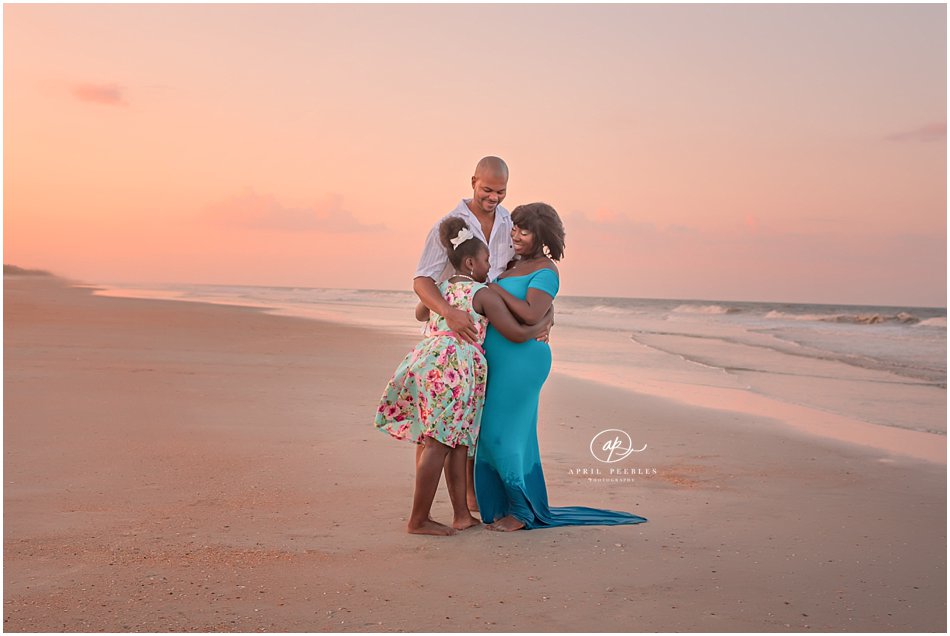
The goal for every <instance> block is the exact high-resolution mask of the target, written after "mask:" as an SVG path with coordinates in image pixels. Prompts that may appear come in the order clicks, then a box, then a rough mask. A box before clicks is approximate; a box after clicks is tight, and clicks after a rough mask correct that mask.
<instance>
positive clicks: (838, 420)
mask: <svg viewBox="0 0 950 636" xmlns="http://www.w3.org/2000/svg"><path fill="white" fill-rule="evenodd" d="M80 286H81V287H85V288H89V289H91V290H92V291H93V293H94V294H95V295H98V296H102V297H109V298H143V297H140V296H134V295H128V294H127V293H126V292H122V291H116V292H114V295H113V294H110V293H109V289H110V288H107V287H101V286H97V285H87V284H83V285H80ZM101 290H106V293H96V291H101ZM153 291H154V290H153ZM133 293H134V292H133ZM144 298H148V299H151V300H167V301H178V302H191V303H205V304H210V305H222V306H230V307H248V308H252V309H257V310H261V311H264V312H265V313H268V314H271V315H275V316H292V317H298V318H304V319H307V320H316V321H324V322H330V323H333V324H339V325H345V324H346V323H345V322H343V320H342V318H340V317H339V316H334V315H333V314H331V313H324V314H323V315H312V314H306V313H303V312H299V313H294V312H293V311H288V310H285V309H282V308H280V307H267V306H264V305H250V304H247V305H242V304H239V303H234V302H210V301H206V300H193V299H188V298H175V297H168V298H161V297H148V296H146V297H144ZM677 302H678V301H677ZM684 302H686V301H684ZM702 302H707V301H702ZM709 302H711V301H709ZM827 306H831V307H833V306H836V305H827ZM359 326H361V327H364V328H367V329H373V330H376V331H379V332H381V333H387V334H390V335H393V336H398V337H405V336H406V335H407V333H410V332H412V330H413V328H409V327H407V328H406V329H400V328H395V327H388V326H385V325H380V324H361V325H359ZM562 329H563V327H562ZM568 329H577V328H576V327H575V328H572V327H568ZM554 335H555V338H556V337H557V334H556V332H555V334H554ZM621 335H624V334H622V332H621ZM623 342H626V341H625V340H624V341H623ZM617 344H622V343H621V341H619V340H618V343H617ZM555 346H556V345H555ZM551 373H552V374H557V375H561V376H564V377H571V378H575V379H583V380H589V381H593V382H597V383H599V384H602V385H605V386H610V387H615V388H618V389H621V390H624V391H628V392H631V393H637V394H640V395H649V396H654V397H662V398H665V399H668V400H673V401H676V402H679V403H681V404H683V405H690V406H697V407H700V408H709V409H716V410H721V411H731V412H737V413H743V414H747V415H751V416H755V417H760V418H769V419H775V420H778V421H780V422H781V424H782V425H783V426H785V427H787V428H788V429H790V430H795V431H797V432H800V433H803V434H806V435H812V436H815V437H817V438H820V439H825V440H828V441H839V442H846V443H850V444H854V445H857V446H861V447H865V448H870V449H873V450H875V451H878V452H881V453H884V454H886V455H888V456H895V455H896V456H904V457H909V458H913V459H918V460H922V461H927V462H933V463H937V464H943V465H946V463H947V436H946V435H945V434H940V433H930V432H922V431H915V430H909V429H906V428H902V427H899V426H888V425H886V424H879V423H875V422H869V421H867V420H862V419H860V418H858V417H852V416H848V415H843V414H840V413H835V412H833V411H828V410H824V409H821V408H817V407H814V406H810V405H805V404H799V403H795V402H792V401H788V400H783V399H781V398H779V397H776V396H771V395H764V394H761V393H756V392H754V391H750V390H748V387H739V386H735V387H727V386H703V385H697V384H685V383H676V382H669V381H662V380H657V379H656V378H653V377H651V376H650V375H649V374H642V373H641V374H639V375H633V374H630V373H629V370H628V369H623V368H620V367H618V368H617V369H616V372H615V373H609V372H607V371H605V370H604V368H603V365H597V364H574V363H566V362H564V361H558V359H557V356H555V362H554V366H553V367H552V370H551ZM895 377H901V376H895Z"/></svg>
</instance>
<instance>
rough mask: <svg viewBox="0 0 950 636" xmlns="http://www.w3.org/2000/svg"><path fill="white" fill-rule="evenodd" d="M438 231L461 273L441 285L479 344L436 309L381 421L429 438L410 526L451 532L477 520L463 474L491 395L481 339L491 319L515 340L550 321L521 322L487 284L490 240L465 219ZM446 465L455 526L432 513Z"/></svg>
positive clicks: (392, 384)
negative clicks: (463, 335) (472, 328)
mask: <svg viewBox="0 0 950 636" xmlns="http://www.w3.org/2000/svg"><path fill="white" fill-rule="evenodd" d="M439 237H440V239H441V240H442V245H443V246H445V249H446V251H447V252H448V256H449V262H450V263H451V264H452V267H454V268H455V275H454V276H451V277H449V278H448V279H447V280H446V281H445V282H443V283H442V284H441V285H439V291H440V292H441V293H442V296H443V297H444V298H445V299H446V301H448V303H449V304H450V305H452V306H453V307H458V308H459V309H462V310H463V311H467V312H469V313H470V314H471V316H472V320H473V321H474V322H475V328H476V331H477V332H478V338H477V341H478V343H479V344H478V345H472V344H469V343H467V342H464V341H462V340H460V339H458V338H456V337H455V334H454V333H453V332H452V331H450V330H449V328H448V325H446V323H445V319H444V318H442V317H441V316H439V315H437V314H434V313H433V314H432V315H431V316H430V317H429V321H428V323H427V324H426V327H425V332H424V333H425V338H424V339H423V340H422V342H420V343H419V344H418V345H416V347H415V349H413V350H412V351H411V352H410V353H409V355H407V356H406V358H405V359H404V360H403V361H402V364H400V365H399V366H398V367H397V368H396V372H395V373H394V374H393V377H392V379H391V380H390V381H389V384H388V385H387V386H386V391H385V392H384V393H383V398H382V400H381V403H380V405H379V408H378V409H377V412H376V420H375V425H376V428H377V429H378V430H380V431H383V432H386V433H389V434H390V435H392V436H393V437H395V438H397V439H403V440H408V441H410V442H414V443H415V444H421V445H423V447H422V450H421V453H420V454H419V455H418V456H417V461H416V483H415V492H414V493H413V498H412V512H411V513H410V516H409V523H408V526H407V530H408V531H409V532H410V533H414V534H432V535H450V534H455V533H456V531H457V530H463V529H465V528H469V527H471V526H474V525H477V524H478V523H479V521H478V519H476V518H475V517H473V516H472V514H471V513H470V512H469V509H468V505H467V503H466V498H465V477H466V463H467V459H468V457H469V456H470V455H474V452H475V442H476V440H477V438H478V428H479V425H480V423H481V416H482V405H483V404H484V401H485V382H486V379H487V372H488V369H487V366H486V364H485V355H484V352H483V351H482V349H481V343H482V342H483V341H484V340H485V329H486V328H487V326H488V321H491V323H492V324H493V325H494V326H495V328H496V329H498V331H500V332H501V333H502V334H503V335H504V336H505V337H506V338H508V339H510V340H512V341H515V342H524V341H525V340H529V339H532V338H535V337H536V336H537V335H538V334H539V333H540V332H541V331H543V329H544V328H543V327H539V326H525V325H521V324H519V323H518V321H517V320H516V319H515V318H514V317H513V316H512V315H511V312H510V311H509V310H508V308H507V307H506V306H505V303H504V301H503V300H502V299H501V297H500V296H499V295H498V294H497V293H496V292H494V291H492V290H491V289H489V288H488V287H487V286H486V285H485V284H484V282H485V280H486V278H487V277H488V270H489V263H488V246H486V245H485V243H483V242H482V241H481V240H480V239H478V238H476V237H475V235H474V234H473V233H472V231H471V230H470V229H469V228H468V226H467V225H466V224H465V221H464V220H463V219H461V218H458V217H451V218H448V219H446V220H445V221H443V222H442V225H441V226H440V227H439ZM418 313H419V312H417V314H418ZM443 470H444V471H445V481H446V485H447V486H448V489H449V499H451V501H452V510H453V517H454V518H453V520H452V527H449V526H446V525H444V524H441V523H438V522H436V521H433V520H432V519H431V518H430V517H429V512H430V510H431V508H432V500H433V499H434V498H435V491H436V490H437V489H438V487H439V479H440V477H441V475H442V472H443Z"/></svg>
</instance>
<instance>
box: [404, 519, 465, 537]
mask: <svg viewBox="0 0 950 636" xmlns="http://www.w3.org/2000/svg"><path fill="white" fill-rule="evenodd" d="M406 532H408V533H409V534H431V535H434V536H437V537H445V536H450V535H453V534H456V530H455V529H454V528H450V527H448V526H447V525H445V524H442V523H439V522H438V521H433V520H432V519H426V520H425V521H423V522H422V523H420V524H413V523H412V522H410V523H409V524H408V525H406Z"/></svg>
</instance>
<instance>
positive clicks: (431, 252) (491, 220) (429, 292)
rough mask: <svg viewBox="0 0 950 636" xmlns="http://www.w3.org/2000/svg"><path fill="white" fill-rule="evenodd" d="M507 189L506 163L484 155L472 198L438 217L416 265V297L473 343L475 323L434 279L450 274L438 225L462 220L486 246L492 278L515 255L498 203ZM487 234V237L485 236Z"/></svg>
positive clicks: (508, 224) (507, 216)
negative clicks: (450, 219)
mask: <svg viewBox="0 0 950 636" xmlns="http://www.w3.org/2000/svg"><path fill="white" fill-rule="evenodd" d="M507 189H508V166H507V164H505V162H504V161H502V160H501V159H499V158H498V157H483V158H482V160H481V161H479V162H478V165H477V166H475V175H474V176H473V177H472V190H473V192H472V198H471V199H462V201H461V202H460V203H459V204H458V205H457V206H456V207H455V209H454V210H452V211H451V212H449V213H448V214H447V215H445V216H444V217H442V218H441V219H439V221H438V222H437V223H436V224H435V226H433V228H432V230H430V231H429V236H427V237H426V242H425V247H423V250H422V256H421V257H420V258H419V265H418V267H417V268H416V277H415V279H414V280H413V281H412V288H413V290H414V291H415V292H416V295H417V296H418V297H419V300H421V301H422V303H423V304H424V305H425V306H426V307H428V308H429V310H430V311H434V312H435V313H437V314H439V315H440V316H442V317H444V318H445V322H446V323H448V325H449V328H450V329H451V330H452V331H454V332H455V333H457V334H458V336H459V338H461V339H463V340H465V341H466V342H471V343H474V342H475V337H476V332H475V323H474V322H472V318H471V316H469V315H468V313H466V312H464V311H462V310H461V309H457V308H455V307H452V306H451V305H449V303H447V302H446V300H445V299H444V298H443V297H442V294H441V293H439V288H438V287H437V286H436V283H437V282H441V281H443V280H445V279H446V278H447V277H448V274H449V271H450V270H449V267H448V264H449V257H448V256H447V255H446V253H445V248H444V247H443V246H442V243H441V242H440V241H439V225H440V224H441V223H442V221H443V220H444V219H445V218H447V217H449V216H459V217H462V218H463V219H465V221H466V222H467V224H468V226H469V228H471V230H472V232H473V233H474V234H475V236H477V237H478V238H480V239H481V240H482V241H484V242H485V244H486V245H488V251H489V257H488V261H489V263H490V265H491V269H490V270H489V271H488V279H489V280H493V279H494V278H496V277H497V276H498V275H499V274H501V273H502V272H503V271H505V269H506V267H507V266H508V263H509V261H511V260H512V259H513V258H514V257H515V248H514V245H512V242H511V229H512V222H511V214H509V213H508V210H506V209H505V208H503V207H502V206H501V202H502V201H504V200H505V194H506V192H507ZM486 237H487V238H486Z"/></svg>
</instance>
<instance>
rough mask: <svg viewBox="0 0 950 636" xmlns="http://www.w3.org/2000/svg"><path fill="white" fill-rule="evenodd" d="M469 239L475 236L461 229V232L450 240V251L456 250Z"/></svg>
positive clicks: (465, 228)
mask: <svg viewBox="0 0 950 636" xmlns="http://www.w3.org/2000/svg"><path fill="white" fill-rule="evenodd" d="M471 238H475V235H474V234H472V231H471V230H470V229H468V228H467V227H463V228H462V229H461V230H459V233H458V235H456V237H455V238H454V239H450V240H449V242H450V243H451V244H452V249H453V250H457V249H458V248H459V245H461V244H462V243H464V242H465V241H467V240H468V239H471Z"/></svg>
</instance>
